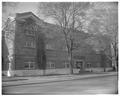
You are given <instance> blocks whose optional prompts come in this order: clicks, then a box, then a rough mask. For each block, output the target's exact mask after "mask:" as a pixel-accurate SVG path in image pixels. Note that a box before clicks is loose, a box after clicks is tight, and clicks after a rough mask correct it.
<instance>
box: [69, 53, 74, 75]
mask: <svg viewBox="0 0 120 96" xmlns="http://www.w3.org/2000/svg"><path fill="white" fill-rule="evenodd" d="M69 56H70V74H73V58H72V51H70V53H69Z"/></svg>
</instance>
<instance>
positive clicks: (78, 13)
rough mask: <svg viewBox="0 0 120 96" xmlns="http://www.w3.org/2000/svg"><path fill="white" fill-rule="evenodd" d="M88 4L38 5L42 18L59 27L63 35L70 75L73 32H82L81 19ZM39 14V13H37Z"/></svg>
mask: <svg viewBox="0 0 120 96" xmlns="http://www.w3.org/2000/svg"><path fill="white" fill-rule="evenodd" d="M89 6H90V3H88V2H81V3H79V2H59V3H55V2H51V3H40V8H39V12H41V13H42V14H44V16H46V17H49V18H52V19H53V21H54V23H55V24H57V25H59V27H60V29H61V33H62V34H64V39H65V42H66V47H67V52H68V56H69V57H68V58H69V60H70V73H71V74H73V56H72V55H73V50H74V48H75V47H74V41H75V38H74V36H73V34H74V31H75V30H77V29H79V30H80V31H81V30H82V22H81V18H82V17H84V16H85V10H86V9H88V8H89ZM39 14H40V13H39Z"/></svg>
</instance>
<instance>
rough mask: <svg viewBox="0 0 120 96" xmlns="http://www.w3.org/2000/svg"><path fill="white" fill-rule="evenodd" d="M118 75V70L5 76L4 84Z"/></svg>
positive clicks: (24, 83) (5, 85)
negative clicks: (72, 73)
mask: <svg viewBox="0 0 120 96" xmlns="http://www.w3.org/2000/svg"><path fill="white" fill-rule="evenodd" d="M110 75H118V73H117V72H100V73H92V74H77V75H56V76H37V77H36V76H32V77H3V80H2V86H3V87H9V86H20V85H29V84H38V83H39V84H43V83H50V82H63V81H69V80H77V79H85V78H93V77H98V76H110Z"/></svg>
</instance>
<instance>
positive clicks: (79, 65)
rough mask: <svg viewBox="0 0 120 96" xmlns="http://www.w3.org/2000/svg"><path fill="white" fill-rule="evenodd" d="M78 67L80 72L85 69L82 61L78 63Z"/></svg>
mask: <svg viewBox="0 0 120 96" xmlns="http://www.w3.org/2000/svg"><path fill="white" fill-rule="evenodd" d="M76 67H77V68H79V69H80V70H83V69H84V62H83V61H82V60H79V61H76Z"/></svg>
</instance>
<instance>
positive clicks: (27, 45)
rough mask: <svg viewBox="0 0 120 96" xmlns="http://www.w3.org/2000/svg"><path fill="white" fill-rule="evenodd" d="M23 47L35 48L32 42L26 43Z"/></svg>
mask: <svg viewBox="0 0 120 96" xmlns="http://www.w3.org/2000/svg"><path fill="white" fill-rule="evenodd" d="M25 47H30V48H35V43H34V42H33V41H26V42H25Z"/></svg>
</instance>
